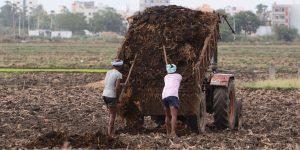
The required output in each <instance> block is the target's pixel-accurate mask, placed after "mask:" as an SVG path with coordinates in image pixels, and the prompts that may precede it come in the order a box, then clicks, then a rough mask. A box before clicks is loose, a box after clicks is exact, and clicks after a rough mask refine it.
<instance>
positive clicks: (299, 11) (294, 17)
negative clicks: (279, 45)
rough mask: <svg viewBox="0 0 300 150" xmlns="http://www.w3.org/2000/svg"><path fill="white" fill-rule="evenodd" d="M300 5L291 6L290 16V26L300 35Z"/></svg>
mask: <svg viewBox="0 0 300 150" xmlns="http://www.w3.org/2000/svg"><path fill="white" fill-rule="evenodd" d="M299 16H300V4H295V5H292V6H291V14H290V18H291V20H290V26H291V27H293V28H296V29H297V30H298V33H300V17H299Z"/></svg>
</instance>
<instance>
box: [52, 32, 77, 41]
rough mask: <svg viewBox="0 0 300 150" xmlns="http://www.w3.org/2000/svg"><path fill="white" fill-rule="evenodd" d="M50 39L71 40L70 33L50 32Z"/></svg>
mask: <svg viewBox="0 0 300 150" xmlns="http://www.w3.org/2000/svg"><path fill="white" fill-rule="evenodd" d="M51 38H62V39H69V38H72V31H52V32H51Z"/></svg>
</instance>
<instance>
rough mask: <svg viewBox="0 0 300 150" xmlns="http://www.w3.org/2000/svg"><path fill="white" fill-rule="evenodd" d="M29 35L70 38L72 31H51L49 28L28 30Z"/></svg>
mask: <svg viewBox="0 0 300 150" xmlns="http://www.w3.org/2000/svg"><path fill="white" fill-rule="evenodd" d="M28 35H29V36H30V37H43V38H63V39H69V38H72V35H73V34H72V31H51V30H29V32H28Z"/></svg>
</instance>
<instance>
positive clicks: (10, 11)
mask: <svg viewBox="0 0 300 150" xmlns="http://www.w3.org/2000/svg"><path fill="white" fill-rule="evenodd" d="M0 9H1V13H0V18H1V24H2V25H3V26H6V27H8V26H12V25H13V19H12V18H13V17H14V16H13V15H15V16H16V14H17V13H16V9H14V8H13V4H11V3H10V2H6V4H5V5H4V6H2V7H1V8H0Z"/></svg>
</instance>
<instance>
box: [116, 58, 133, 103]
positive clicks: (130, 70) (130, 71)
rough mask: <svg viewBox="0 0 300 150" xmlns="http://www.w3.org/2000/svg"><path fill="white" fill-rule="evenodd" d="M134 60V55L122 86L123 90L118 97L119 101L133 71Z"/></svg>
mask: <svg viewBox="0 0 300 150" xmlns="http://www.w3.org/2000/svg"><path fill="white" fill-rule="evenodd" d="M136 58H137V54H135V56H134V60H133V63H132V65H131V67H130V69H129V73H128V75H127V78H126V81H125V83H124V86H123V88H122V91H121V94H120V96H119V99H120V98H121V97H122V95H123V94H124V91H125V88H126V86H127V84H128V82H129V79H130V76H131V73H132V69H133V67H134V64H135V60H136Z"/></svg>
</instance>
